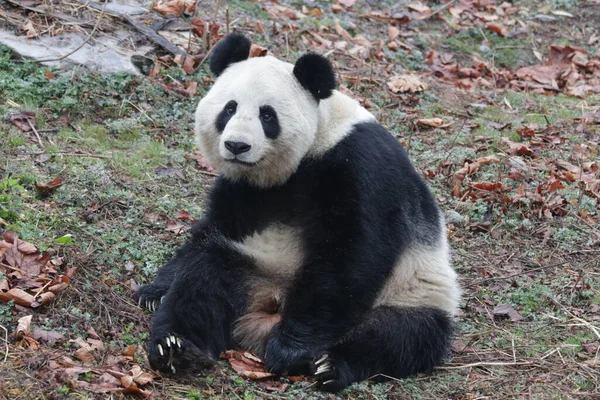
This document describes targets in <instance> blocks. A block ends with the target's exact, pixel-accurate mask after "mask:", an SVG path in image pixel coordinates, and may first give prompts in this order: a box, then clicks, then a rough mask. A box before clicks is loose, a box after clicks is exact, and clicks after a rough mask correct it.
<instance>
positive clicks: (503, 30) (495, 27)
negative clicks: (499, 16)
mask: <svg viewBox="0 0 600 400" xmlns="http://www.w3.org/2000/svg"><path fill="white" fill-rule="evenodd" d="M486 28H487V29H488V30H490V31H492V32H494V33H497V34H498V35H500V36H506V35H508V27H507V26H504V25H502V24H497V23H490V24H487V26H486Z"/></svg>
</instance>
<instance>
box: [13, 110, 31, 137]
mask: <svg viewBox="0 0 600 400" xmlns="http://www.w3.org/2000/svg"><path fill="white" fill-rule="evenodd" d="M10 122H12V123H13V124H14V125H16V126H17V127H18V128H19V129H21V130H22V131H23V132H29V131H30V130H31V127H32V126H35V113H34V112H33V111H20V112H17V113H12V114H11V115H10Z"/></svg>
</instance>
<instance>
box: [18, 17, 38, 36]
mask: <svg viewBox="0 0 600 400" xmlns="http://www.w3.org/2000/svg"><path fill="white" fill-rule="evenodd" d="M18 28H19V29H21V30H22V31H25V36H27V38H28V39H29V38H34V37H37V36H39V32H38V31H37V29H35V26H34V25H33V21H32V20H28V21H27V23H25V24H22V25H19V26H18Z"/></svg>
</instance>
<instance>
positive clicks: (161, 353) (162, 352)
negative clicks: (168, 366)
mask: <svg viewBox="0 0 600 400" xmlns="http://www.w3.org/2000/svg"><path fill="white" fill-rule="evenodd" d="M156 348H157V349H158V352H159V353H160V356H161V357H164V355H165V352H164V351H163V348H162V346H161V345H160V343H159V344H157V345H156Z"/></svg>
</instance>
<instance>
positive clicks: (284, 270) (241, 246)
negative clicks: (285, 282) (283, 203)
mask: <svg viewBox="0 0 600 400" xmlns="http://www.w3.org/2000/svg"><path fill="white" fill-rule="evenodd" d="M300 233H301V232H300V229H299V228H293V227H290V226H288V225H284V224H280V223H276V224H272V225H270V226H268V227H267V228H266V229H264V230H262V231H261V232H260V233H255V234H254V235H251V236H247V237H245V238H244V239H243V240H242V241H241V242H234V246H235V247H237V249H238V250H240V251H241V252H242V253H244V254H247V255H249V256H250V257H252V258H253V259H254V260H255V261H256V265H257V266H258V267H259V268H260V269H261V271H262V272H264V273H266V275H267V276H280V277H291V276H292V275H293V274H294V272H296V270H297V269H298V268H299V267H300V265H301V264H302V258H303V254H302V248H301V239H300Z"/></svg>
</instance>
